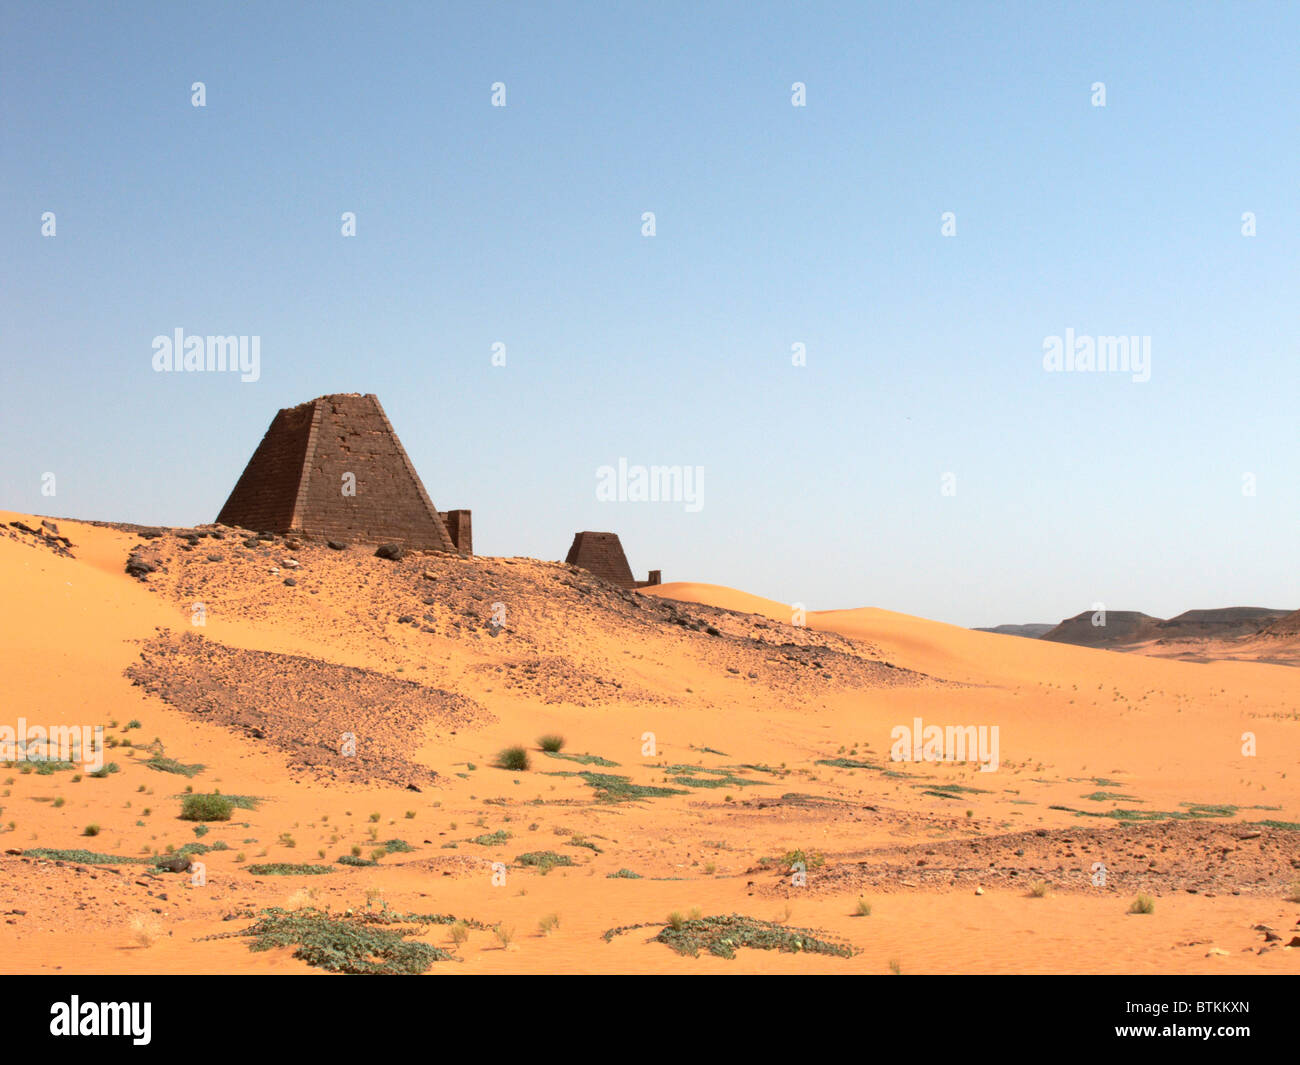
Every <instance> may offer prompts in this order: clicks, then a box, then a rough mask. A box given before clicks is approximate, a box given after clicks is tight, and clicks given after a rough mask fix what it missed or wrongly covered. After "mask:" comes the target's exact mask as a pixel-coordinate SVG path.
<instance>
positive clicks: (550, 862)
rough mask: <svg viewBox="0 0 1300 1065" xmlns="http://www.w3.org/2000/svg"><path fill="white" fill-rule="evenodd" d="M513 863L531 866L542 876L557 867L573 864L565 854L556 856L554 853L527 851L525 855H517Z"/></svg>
mask: <svg viewBox="0 0 1300 1065" xmlns="http://www.w3.org/2000/svg"><path fill="white" fill-rule="evenodd" d="M515 861H517V862H518V863H519V864H520V865H531V866H533V867H535V868H536V869H539V870H540V871H541V873H542V875H543V876H545V875H546V874H547V873H549V872H550V871H551V870H552V869H554V868H555V867H556V866H557V865H572V864H573V859H572V858H570V857H569V856H568V855H567V854H556V853H555V851H529V852H528V853H527V854H521V855H519V857H518V858H516V859H515Z"/></svg>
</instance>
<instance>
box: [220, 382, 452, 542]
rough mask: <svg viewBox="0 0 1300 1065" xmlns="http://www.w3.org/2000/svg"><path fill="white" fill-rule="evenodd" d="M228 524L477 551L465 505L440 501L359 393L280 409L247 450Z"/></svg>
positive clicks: (373, 404) (374, 403)
mask: <svg viewBox="0 0 1300 1065" xmlns="http://www.w3.org/2000/svg"><path fill="white" fill-rule="evenodd" d="M217 521H218V522H219V523H220V524H222V525H234V526H239V527H241V528H245V529H256V530H259V531H267V532H275V533H282V534H283V533H300V534H303V535H308V536H314V537H318V538H320V539H328V540H334V541H345V542H346V541H360V542H362V543H381V542H382V543H392V544H397V545H399V546H401V547H406V548H413V549H418V550H432V551H447V552H452V553H457V554H461V555H471V554H473V550H474V545H473V534H472V529H471V523H470V512H469V511H468V510H451V511H439V510H437V509H436V508H435V507H434V505H433V502H432V500H430V499H429V494H428V493H427V492H426V491H425V490H424V484H423V483H422V482H421V481H420V476H419V474H417V473H416V472H415V467H414V466H412V465H411V460H410V459H409V458H408V457H407V454H406V450H405V449H404V448H403V447H402V443H401V441H400V440H398V438H397V433H396V432H394V431H393V427H392V425H391V424H390V423H389V421H388V416H387V415H386V414H385V413H384V409H383V407H381V406H380V405H379V399H378V397H376V396H374V395H371V394H366V395H361V394H359V393H355V392H352V393H341V394H335V395H328V396H320V397H319V398H317V399H313V400H310V401H308V402H307V403H301V404H299V405H298V406H296V407H287V408H285V409H284V410H281V411H280V412H279V413H278V414H276V416H275V417H274V418H273V419H272V421H271V426H270V428H269V429H267V431H266V435H265V436H264V437H262V442H261V443H260V444H258V446H257V450H256V451H255V452H253V457H252V458H251V459H249V461H248V465H247V466H246V467H245V468H244V472H243V474H242V475H241V476H240V478H239V481H238V483H236V485H235V489H234V491H233V492H231V493H230V498H229V499H227V500H226V505H225V506H224V507H222V508H221V513H220V514H218V515H217Z"/></svg>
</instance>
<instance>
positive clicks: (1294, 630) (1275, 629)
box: [1259, 610, 1300, 638]
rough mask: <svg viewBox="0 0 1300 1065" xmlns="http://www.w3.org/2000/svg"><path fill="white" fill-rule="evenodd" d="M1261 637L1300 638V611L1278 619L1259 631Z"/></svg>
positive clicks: (1294, 611)
mask: <svg viewBox="0 0 1300 1065" xmlns="http://www.w3.org/2000/svg"><path fill="white" fill-rule="evenodd" d="M1259 634H1260V635H1261V636H1268V637H1280V638H1294V637H1296V636H1300V610H1293V611H1292V612H1291V613H1290V614H1284V615H1283V616H1282V617H1280V618H1276V619H1274V620H1273V621H1271V622H1270V623H1269V624H1267V625H1265V626H1264V627H1263V628H1262V629H1260V630H1259Z"/></svg>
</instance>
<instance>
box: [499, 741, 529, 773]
mask: <svg viewBox="0 0 1300 1065" xmlns="http://www.w3.org/2000/svg"><path fill="white" fill-rule="evenodd" d="M532 764H533V763H532V759H531V758H529V757H528V752H527V751H526V750H525V749H524V748H523V747H506V748H504V749H503V750H502V751H501V753H500V754H498V755H497V768H498V769H509V770H512V771H513V772H516V773H522V772H523V771H524V770H526V769H529V768H531V766H532Z"/></svg>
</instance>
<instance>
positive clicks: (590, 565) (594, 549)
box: [564, 532, 636, 588]
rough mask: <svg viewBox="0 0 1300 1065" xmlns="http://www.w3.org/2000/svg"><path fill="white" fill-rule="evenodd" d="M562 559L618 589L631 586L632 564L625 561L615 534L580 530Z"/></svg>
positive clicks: (634, 584) (633, 585)
mask: <svg viewBox="0 0 1300 1065" xmlns="http://www.w3.org/2000/svg"><path fill="white" fill-rule="evenodd" d="M564 561H565V562H567V563H569V564H570V565H572V566H581V567H582V568H583V569H585V570H587V571H588V572H590V573H594V574H595V575H596V576H597V577H602V578H604V579H605V580H607V581H609V582H610V583H611V584H616V585H618V586H619V587H620V588H635V587H636V581H635V580H633V578H632V567H631V566H629V565H628V564H627V556H626V555H625V554H624V553H623V545H622V544H621V543H619V539H618V534H617V533H609V532H580V533H574V535H573V546H572V547H570V548H569V553H568V554H567V555H566V556H565V558H564Z"/></svg>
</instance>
